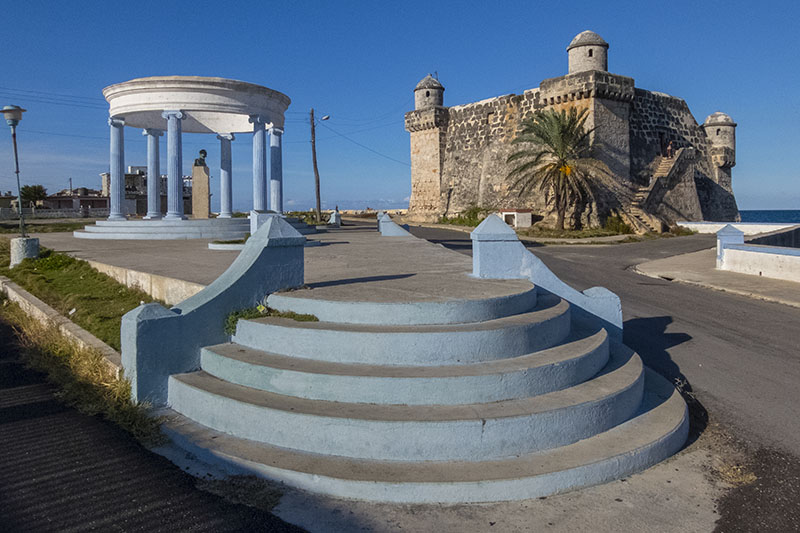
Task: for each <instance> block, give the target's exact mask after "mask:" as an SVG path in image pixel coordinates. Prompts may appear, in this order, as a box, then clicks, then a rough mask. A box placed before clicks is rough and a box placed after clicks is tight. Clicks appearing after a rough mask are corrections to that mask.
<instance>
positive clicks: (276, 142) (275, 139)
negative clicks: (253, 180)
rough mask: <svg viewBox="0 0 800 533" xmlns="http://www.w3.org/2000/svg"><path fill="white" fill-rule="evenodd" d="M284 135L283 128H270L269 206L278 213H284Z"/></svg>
mask: <svg viewBox="0 0 800 533" xmlns="http://www.w3.org/2000/svg"><path fill="white" fill-rule="evenodd" d="M282 136H283V130H282V129H280V128H270V129H269V208H270V209H272V210H273V211H275V212H276V213H283V154H282V153H281V138H282Z"/></svg>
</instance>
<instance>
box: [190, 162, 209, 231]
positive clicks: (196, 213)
mask: <svg viewBox="0 0 800 533" xmlns="http://www.w3.org/2000/svg"><path fill="white" fill-rule="evenodd" d="M210 213H211V194H210V191H209V176H208V167H207V166H199V165H195V166H193V167H192V218H208V216H209V214H210Z"/></svg>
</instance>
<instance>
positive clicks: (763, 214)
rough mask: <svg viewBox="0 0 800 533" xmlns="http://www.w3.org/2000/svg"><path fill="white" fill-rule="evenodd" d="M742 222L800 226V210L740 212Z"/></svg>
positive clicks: (741, 210) (753, 210)
mask: <svg viewBox="0 0 800 533" xmlns="http://www.w3.org/2000/svg"><path fill="white" fill-rule="evenodd" d="M739 215H741V217H742V222H776V223H787V224H800V209H763V210H757V209H752V210H743V209H740V210H739Z"/></svg>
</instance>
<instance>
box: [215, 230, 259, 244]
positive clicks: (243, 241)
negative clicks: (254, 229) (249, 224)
mask: <svg viewBox="0 0 800 533" xmlns="http://www.w3.org/2000/svg"><path fill="white" fill-rule="evenodd" d="M249 238H250V234H249V233H248V234H247V235H245V236H244V239H233V240H230V241H211V242H213V243H214V244H244V243H246V242H247V239H249Z"/></svg>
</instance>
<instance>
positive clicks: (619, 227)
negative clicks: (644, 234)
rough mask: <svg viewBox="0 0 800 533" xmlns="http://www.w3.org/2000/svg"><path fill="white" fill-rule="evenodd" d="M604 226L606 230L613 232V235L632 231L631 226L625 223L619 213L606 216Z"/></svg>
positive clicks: (627, 233) (628, 233) (626, 233)
mask: <svg viewBox="0 0 800 533" xmlns="http://www.w3.org/2000/svg"><path fill="white" fill-rule="evenodd" d="M604 228H605V229H606V231H612V232H614V233H613V234H614V235H630V234H632V233H633V228H632V227H630V226H629V225H627V224H626V223H625V221H624V220H622V217H621V216H619V215H611V216H610V217H608V218H606V225H605V226H604Z"/></svg>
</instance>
